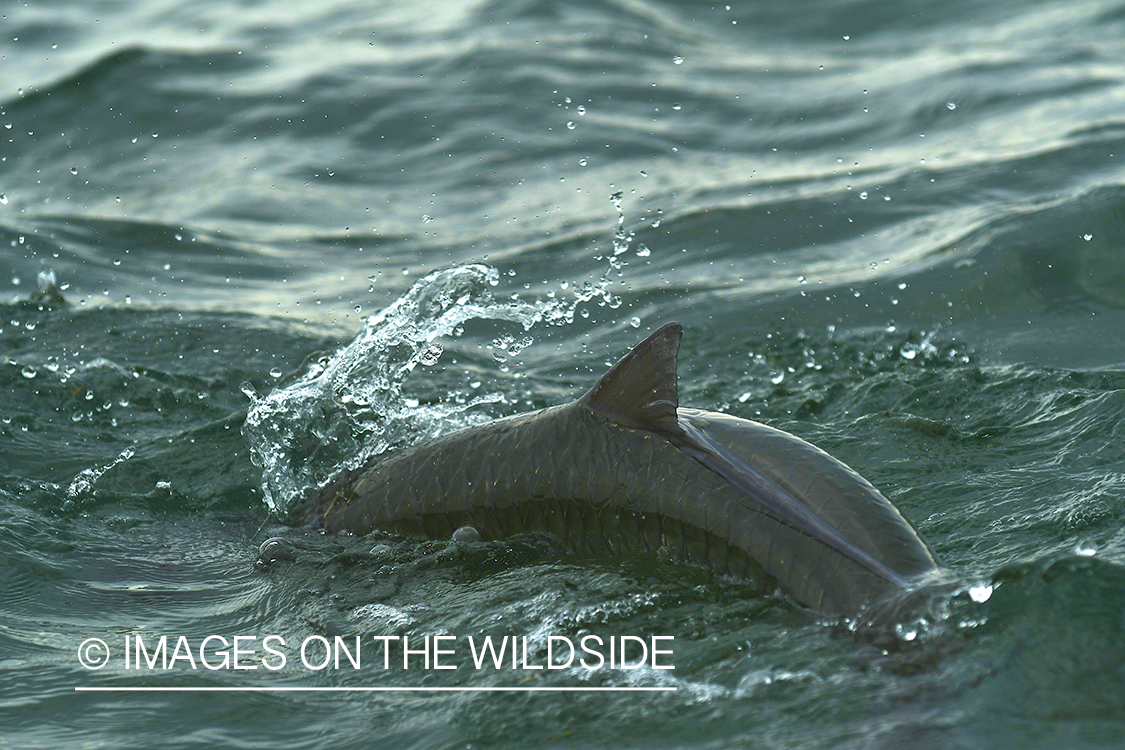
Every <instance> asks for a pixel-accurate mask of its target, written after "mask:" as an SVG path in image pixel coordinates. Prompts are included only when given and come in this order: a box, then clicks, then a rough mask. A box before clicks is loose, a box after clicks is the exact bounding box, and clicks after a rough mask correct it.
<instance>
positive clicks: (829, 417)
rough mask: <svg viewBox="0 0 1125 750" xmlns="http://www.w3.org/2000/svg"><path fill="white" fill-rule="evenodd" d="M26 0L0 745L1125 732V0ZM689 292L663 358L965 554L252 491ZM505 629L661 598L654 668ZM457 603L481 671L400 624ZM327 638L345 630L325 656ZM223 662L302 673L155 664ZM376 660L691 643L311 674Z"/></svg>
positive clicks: (796, 743)
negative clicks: (501, 644) (317, 516)
mask: <svg viewBox="0 0 1125 750" xmlns="http://www.w3.org/2000/svg"><path fill="white" fill-rule="evenodd" d="M0 29H2V30H3V34H0V288H3V290H4V293H3V295H2V299H0V357H2V361H0V379H2V380H0V384H2V387H0V529H2V531H0V596H2V599H0V676H2V680H0V705H2V706H3V707H4V721H3V723H2V726H0V746H4V747H19V748H48V747H50V748H56V747H105V748H151V747H158V746H159V747H164V748H188V747H192V748H194V747H209V748H210V747H230V748H238V747H263V746H279V747H297V748H325V747H333V748H351V747H357V748H360V747H362V748H368V747H378V748H469V747H472V748H493V747H495V748H520V747H535V748H539V747H559V748H623V747H630V748H631V747H636V748H658V747H659V748H693V749H695V748H729V747H755V748H807V747H844V748H900V747H909V748H931V747H932V748H1033V747H1043V748H1086V747H1121V746H1122V745H1123V740H1122V737H1125V335H1123V333H1122V332H1123V331H1125V239H1123V238H1125V3H1122V2H1120V0H1089V1H1081V0H1080V1H1078V2H1075V1H1074V0H1068V1H1067V2H1061V1H1049V0H1044V1H1042V2H1035V1H1026V2H1015V1H1009V2H974V1H971V0H964V1H958V2H952V3H929V2H927V3H923V2H918V0H911V1H910V2H904V3H893V4H889V3H875V2H870V1H869V0H818V1H815V2H814V1H810V2H806V3H800V4H796V5H794V4H788V5H787V4H779V3H767V2H759V1H755V2H747V1H744V0H738V1H736V2H730V3H729V4H727V3H718V4H715V3H709V2H707V3H703V2H686V1H685V2H672V1H671V0H668V1H665V2H657V1H655V0H577V1H576V2H543V1H540V2H535V1H534V0H497V1H493V2H414V3H410V2H402V1H401V0H388V1H386V2H375V1H372V2H355V1H352V2H335V1H333V0H328V1H326V2H316V3H313V2H279V1H278V0H253V1H251V0H247V1H245V2H239V3H223V2H206V1H203V2H199V1H198V0H197V1H196V2H190V3H189V2H184V1H183V0H158V1H157V2H134V1H130V0H126V1H124V2H117V1H115V2H104V1H101V2H82V3H78V2H65V1H62V0H59V1H55V2H27V3H8V4H6V5H4V6H3V7H2V8H0ZM670 320H679V321H680V322H682V323H683V324H684V326H685V330H686V332H685V336H684V340H683V345H682V349H681V359H680V384H681V394H680V396H681V403H682V404H684V405H690V406H695V407H699V408H704V409H712V410H719V411H725V412H728V413H730V414H734V415H736V416H740V417H745V418H751V419H758V420H760V421H764V422H766V423H768V424H771V425H773V426H776V427H780V428H782V429H786V430H788V431H790V432H793V433H795V434H797V435H800V436H801V437H804V438H806V439H808V440H810V441H812V442H814V443H815V444H817V445H819V446H821V447H823V448H824V449H826V450H828V451H829V452H830V453H832V454H833V455H835V456H837V457H839V458H840V459H841V460H843V461H845V462H846V463H848V464H849V465H851V466H853V467H854V468H855V469H857V470H858V471H860V473H862V474H863V475H864V476H865V477H867V478H868V479H869V480H871V481H872V482H873V483H874V484H875V485H876V486H877V487H879V488H880V489H881V490H882V491H883V492H884V493H885V494H886V495H887V497H889V498H890V499H891V500H892V501H893V502H894V503H895V504H896V505H897V506H898V507H899V508H900V509H901V510H902V512H903V513H904V515H906V517H908V518H909V519H910V520H911V521H912V522H913V523H914V525H915V526H916V527H917V528H918V530H919V532H920V533H921V534H922V535H923V537H925V538H926V539H927V541H928V542H929V543H930V545H931V546H932V548H933V550H934V552H935V554H936V555H937V556H938V557H939V559H940V560H941V561H942V563H943V565H944V566H945V567H946V568H948V570H949V571H951V573H952V574H953V575H955V576H956V577H957V578H958V579H959V580H961V581H963V582H964V584H963V585H962V586H960V587H958V588H957V589H956V590H955V591H952V592H950V593H948V594H947V595H945V596H942V597H939V598H938V599H937V600H936V601H934V602H932V603H931V605H930V606H929V607H928V608H927V609H926V610H925V611H923V612H922V613H920V614H919V613H914V614H912V615H911V616H910V617H907V618H906V619H904V620H903V621H902V622H899V623H898V624H897V627H892V628H889V629H887V630H884V631H881V632H877V633H876V632H873V631H872V630H871V629H868V628H866V627H865V626H864V624H863V623H862V622H856V621H848V620H844V621H820V620H816V619H814V618H810V617H809V616H807V615H805V614H803V613H801V612H800V611H798V610H796V609H795V608H793V607H792V606H790V605H789V604H787V603H786V602H784V601H782V600H779V599H772V598H763V597H759V596H756V595H754V594H752V593H751V592H749V591H748V590H746V589H745V588H744V587H742V586H740V585H738V584H737V583H733V582H729V581H725V580H722V579H720V578H717V577H715V576H714V575H712V574H710V573H708V572H707V571H703V570H697V569H693V568H689V567H684V566H678V565H674V564H671V563H667V562H661V561H658V560H652V559H647V558H643V557H628V558H624V559H575V558H572V557H567V556H566V555H563V554H560V553H559V552H558V551H557V550H556V549H553V548H552V546H551V545H550V543H549V540H542V539H516V540H508V541H500V542H488V543H482V544H476V545H472V544H469V545H466V544H451V543H445V542H427V543H417V542H410V541H404V540H400V539H395V538H392V537H386V536H383V535H375V536H373V537H366V538H354V537H325V536H321V535H319V534H317V533H315V532H311V531H308V530H300V529H291V528H288V527H286V526H283V525H281V524H279V523H278V522H277V516H276V513H274V512H272V509H274V508H283V507H285V506H286V504H287V503H288V502H291V501H292V499H293V497H294V496H295V495H296V494H298V493H299V492H300V491H302V489H303V488H305V487H308V486H310V485H313V484H316V483H318V482H320V481H324V479H326V478H327V477H328V476H329V475H330V474H331V473H332V472H333V471H334V470H335V469H336V468H338V467H339V466H341V465H347V464H348V463H349V462H350V461H354V460H356V458H357V456H358V455H360V454H364V453H370V452H375V451H393V450H396V449H398V448H401V447H403V446H406V445H410V444H413V443H416V442H418V441H420V440H423V439H425V438H426V437H428V436H430V435H434V434H440V433H442V432H445V431H448V430H451V429H454V428H456V427H458V426H463V425H466V424H470V423H473V422H475V421H480V420H484V419H488V418H494V417H498V416H504V415H508V414H515V413H518V412H521V411H526V410H529V409H537V408H542V407H545V406H548V405H552V404H556V403H562V402H564V401H566V400H568V399H572V398H574V397H576V396H578V395H580V394H581V393H582V392H584V391H585V389H586V388H588V387H589V385H590V384H591V383H592V382H593V381H594V380H595V379H596V378H597V377H598V376H599V375H600V374H601V373H602V372H604V370H605V369H606V368H607V367H608V365H609V364H611V363H612V362H613V361H614V360H615V359H616V358H618V357H619V356H621V355H622V354H624V353H625V352H626V351H628V349H629V348H630V347H631V346H633V345H634V344H635V343H637V342H638V341H640V340H641V339H642V338H643V337H644V336H645V335H647V333H648V332H650V331H651V330H654V329H655V328H656V327H657V326H659V325H661V324H663V323H665V322H667V321H670ZM268 540H274V541H268ZM271 635H272V636H276V637H277V638H278V639H279V640H276V641H272V642H270V643H271V644H272V645H273V646H275V647H276V648H277V650H278V651H280V652H281V653H282V654H284V655H285V656H286V657H287V661H286V664H285V666H284V667H282V668H276V667H277V666H278V664H279V658H278V657H273V656H271V654H270V653H269V652H268V651H266V646H267V645H268V644H267V643H266V641H265V639H266V638H267V636H271ZM484 635H494V636H496V637H498V638H499V637H504V636H508V637H512V638H515V639H517V641H519V640H522V639H524V638H526V639H527V642H528V643H529V646H528V653H529V657H528V659H529V662H528V664H527V665H526V666H535V665H536V664H539V665H543V664H544V659H545V656H546V651H545V646H546V644H547V642H548V638H549V637H550V636H559V637H566V638H570V639H572V640H573V641H578V640H579V639H581V638H582V637H585V636H590V635H594V636H598V637H600V638H602V639H603V641H605V642H608V641H609V640H610V639H611V638H613V637H621V636H633V637H636V638H642V639H643V638H650V637H651V636H671V637H672V638H673V639H674V641H671V642H668V641H665V642H663V643H664V644H668V643H671V644H672V645H671V646H670V648H671V649H672V654H671V655H670V656H667V657H661V658H662V660H663V661H666V662H670V663H671V665H673V666H674V667H675V668H674V669H655V668H653V667H652V660H650V662H649V665H648V666H645V667H638V668H635V669H610V668H603V669H597V670H591V669H586V668H583V667H581V666H580V665H577V664H573V665H571V666H570V667H568V668H565V669H550V670H548V669H540V670H535V669H531V668H524V667H525V664H523V663H519V664H517V665H516V666H515V667H513V666H512V664H511V663H506V664H504V665H501V667H499V668H496V667H494V666H493V665H485V666H484V667H483V668H479V669H478V668H476V666H475V664H474V663H473V660H472V654H471V653H470V650H469V639H470V638H477V639H480V638H482V637H483V636H484ZM162 636H164V637H165V638H166V643H167V647H166V651H165V652H164V656H165V657H175V658H173V659H172V663H171V664H170V665H169V668H168V669H164V668H163V666H164V665H163V663H161V662H160V659H157V658H156V657H157V656H159V654H158V653H157V650H156V649H157V644H158V643H159V639H160V638H161V637H162ZM209 636H214V637H215V639H214V640H211V641H209V642H208V643H207V645H205V644H204V642H205V639H207V638H208V637H209ZM436 636H444V637H447V638H448V640H447V641H445V643H447V644H449V648H451V649H452V650H453V653H452V654H451V655H447V656H441V657H440V659H444V662H443V665H445V666H452V667H454V668H453V669H437V668H435V667H436V666H437V664H438V661H434V662H432V663H431V664H430V667H431V668H429V669H427V668H426V666H425V664H424V663H423V661H424V655H415V656H414V657H412V660H411V661H409V663H408V668H406V669H402V668H401V666H402V664H401V662H400V661H399V660H400V659H401V658H402V650H401V648H400V645H401V643H402V642H401V641H388V642H387V643H390V644H392V645H391V646H390V647H389V648H388V649H387V650H385V651H384V652H382V654H381V653H380V652H379V651H378V650H377V649H376V646H377V645H378V644H380V643H382V642H383V641H379V640H378V639H380V638H407V639H410V640H412V641H413V642H414V644H415V646H414V647H416V648H417V647H418V646H417V644H419V643H422V644H425V643H427V641H425V640H424V639H425V638H427V637H429V638H431V641H429V643H430V644H431V645H435V644H437V643H438V642H437V641H434V640H432V639H433V638H434V637H436ZM236 637H239V638H241V639H242V640H240V641H239V644H240V645H239V648H240V649H242V653H241V655H240V656H241V661H240V662H239V664H238V667H239V668H235V665H234V664H233V660H234V656H233V650H234V647H235V643H234V639H235V638H236ZM337 637H339V638H340V639H341V642H342V643H343V644H344V645H349V644H352V643H353V641H354V639H355V638H360V639H361V642H362V649H363V651H362V654H363V662H362V665H361V667H360V668H358V669H357V668H354V667H353V666H352V664H351V663H350V662H348V661H347V659H346V656H345V660H344V662H342V663H340V664H339V665H337V664H334V663H333V664H329V665H327V666H324V667H323V668H319V667H320V665H319V663H318V662H319V661H320V658H319V656H320V655H319V654H318V653H317V652H316V649H317V647H318V646H320V645H322V644H323V642H324V641H321V640H319V639H325V640H326V641H327V642H328V643H329V644H330V645H331V644H333V643H334V642H335V639H336V638H337ZM95 638H96V639H101V640H102V641H104V642H105V646H106V648H107V649H108V656H109V658H108V662H107V663H106V664H105V666H103V667H101V668H98V669H91V668H88V666H84V664H83V661H82V659H84V658H86V659H94V658H96V657H98V655H99V652H98V644H97V643H96V642H93V641H90V640H89V639H95ZM181 640H182V641H183V643H184V644H185V646H184V648H183V650H178V649H179V646H178V644H179V643H180V642H181ZM138 641H140V642H143V643H144V644H145V645H146V649H147V651H146V653H149V652H150V655H153V658H154V659H156V661H155V662H154V663H153V665H151V666H150V665H149V664H148V663H147V662H145V663H142V664H140V665H138V663H137V661H136V657H137V656H139V654H138V653H137V651H136V644H137V643H138ZM303 643H309V644H311V647H310V651H309V652H308V654H307V656H308V657H309V661H310V664H309V665H306V664H303V663H302V662H301V661H300V658H299V653H298V652H299V646H300V645H301V644H303ZM127 644H133V651H132V652H131V653H132V656H133V657H134V659H133V662H132V663H131V664H129V663H126V660H125V654H126V645H127ZM224 644H226V645H227V646H228V648H226V649H224V648H223V646H224ZM282 644H284V645H282ZM224 651H225V652H226V654H227V660H226V662H225V663H224V662H223V656H222V654H223V652H224ZM201 652H202V653H201ZM626 653H627V654H628V656H629V659H633V660H636V659H637V658H638V657H637V654H638V652H637V648H636V642H633V643H632V646H630V647H629V649H627V651H626ZM384 654H389V655H390V657H393V658H390V657H388V659H389V661H388V662H384V661H383V658H382V657H383V655H384ZM101 655H102V656H105V653H104V652H103V653H102V654H101ZM429 655H430V656H432V657H434V658H435V660H437V659H439V655H437V654H434V653H431V654H429ZM408 656H409V655H408ZM202 657H206V658H208V659H209V660H210V662H209V663H210V664H212V665H216V666H217V668H215V669H211V668H209V667H208V666H206V665H203V664H201V663H199V662H200V661H202ZM193 665H194V669H193ZM387 665H389V666H387ZM250 667H256V668H250ZM88 687H96V688H107V687H114V688H130V689H131V690H129V691H123V692H90V691H84V690H76V688H88ZM200 687H203V688H223V689H227V688H271V689H273V688H279V687H281V688H297V690H292V691H289V692H283V691H276V690H275V691H270V692H267V691H262V692H252V691H244V692H199V691H196V692H190V691H181V692H176V691H169V690H166V689H168V688H177V689H178V688H200ZM359 687H362V688H415V687H426V688H453V687H457V688H462V687H465V688H494V687H535V688H541V687H572V688H573V687H580V688H589V687H602V688H604V687H613V688H623V687H629V688H670V689H669V690H663V691H655V690H648V691H640V690H635V691H614V692H580V691H576V692H546V691H540V692H485V691H477V692H452V691H450V692H437V691H434V692H410V691H405V690H401V691H394V690H388V691H383V692H375V691H369V692H360V691H345V690H339V691H324V690H321V691H307V690H304V689H305V688H359Z"/></svg>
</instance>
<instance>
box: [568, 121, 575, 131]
mask: <svg viewBox="0 0 1125 750" xmlns="http://www.w3.org/2000/svg"><path fill="white" fill-rule="evenodd" d="M566 129H567V130H574V120H567V121H566Z"/></svg>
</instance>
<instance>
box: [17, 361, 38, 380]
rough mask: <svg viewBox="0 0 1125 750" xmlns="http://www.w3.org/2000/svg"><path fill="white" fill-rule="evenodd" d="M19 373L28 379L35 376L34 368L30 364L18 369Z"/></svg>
mask: <svg viewBox="0 0 1125 750" xmlns="http://www.w3.org/2000/svg"><path fill="white" fill-rule="evenodd" d="M20 374H21V375H23V376H24V377H25V378H27V379H28V380H30V379H31V378H33V377H35V368H34V367H32V366H31V365H24V367H23V369H22V370H20Z"/></svg>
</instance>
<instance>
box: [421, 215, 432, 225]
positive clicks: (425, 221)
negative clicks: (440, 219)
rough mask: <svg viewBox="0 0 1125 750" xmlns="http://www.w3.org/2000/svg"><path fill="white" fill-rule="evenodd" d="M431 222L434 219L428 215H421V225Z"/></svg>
mask: <svg viewBox="0 0 1125 750" xmlns="http://www.w3.org/2000/svg"><path fill="white" fill-rule="evenodd" d="M433 220H434V217H432V216H430V215H429V214H422V223H423V224H429V223H430V222H431V221H433Z"/></svg>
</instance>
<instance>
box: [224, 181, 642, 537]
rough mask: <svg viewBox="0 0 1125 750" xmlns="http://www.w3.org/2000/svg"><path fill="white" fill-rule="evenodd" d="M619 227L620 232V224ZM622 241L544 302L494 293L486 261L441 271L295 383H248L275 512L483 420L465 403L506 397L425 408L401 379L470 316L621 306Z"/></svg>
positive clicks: (259, 458) (433, 358)
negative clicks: (603, 261) (333, 478)
mask: <svg viewBox="0 0 1125 750" xmlns="http://www.w3.org/2000/svg"><path fill="white" fill-rule="evenodd" d="M616 203H617V201H615V204H616ZM618 229H619V232H621V231H622V230H621V228H620V225H619V228H618ZM623 241H624V240H623V239H622V238H621V237H615V238H614V248H615V253H614V255H613V257H612V259H610V262H609V267H607V268H606V269H605V271H604V272H603V273H602V275H601V278H600V279H599V280H598V281H597V282H589V281H587V282H585V283H583V284H582V285H579V286H576V288H574V289H573V290H572V291H571V292H570V293H569V294H567V295H557V294H555V293H554V292H552V293H551V294H549V295H547V296H546V298H545V299H532V300H522V299H520V298H518V297H517V296H516V295H512V296H510V297H508V298H507V299H499V298H497V297H496V296H495V295H494V294H493V291H492V290H493V288H494V287H497V286H498V285H499V277H500V274H499V272H498V271H497V270H496V269H495V268H491V267H488V266H484V265H478V264H473V265H464V266H455V267H453V268H447V269H443V270H440V271H435V272H433V273H431V274H429V275H428V276H426V277H424V278H422V279H420V280H419V281H417V282H415V284H414V285H413V286H412V287H411V288H410V290H409V291H408V292H407V293H406V294H405V295H403V296H402V297H401V298H400V299H398V300H396V301H395V302H394V303H393V304H391V305H390V306H389V307H387V308H386V309H385V310H383V311H382V312H379V313H377V314H375V315H373V316H371V317H370V318H368V319H367V320H366V322H365V323H364V325H363V329H362V330H361V331H360V332H359V334H358V335H357V336H356V337H355V339H353V340H352V341H351V342H350V343H349V344H347V345H346V346H344V347H342V348H341V349H339V350H337V351H335V352H333V353H331V354H329V355H327V356H324V357H321V358H320V359H318V360H316V361H315V362H313V363H311V364H310V365H309V366H308V369H307V370H306V371H305V372H304V373H303V374H301V375H300V376H299V377H298V379H297V380H296V381H295V382H293V383H291V384H290V385H288V386H286V387H284V388H280V389H278V390H275V391H273V392H272V393H270V394H269V395H267V396H265V397H259V396H258V394H256V393H255V392H254V391H253V389H252V388H251V387H250V386H248V385H247V386H244V387H243V391H244V392H245V393H246V395H247V396H249V397H250V399H251V401H252V405H251V408H250V410H249V413H248V414H247V417H246V423H245V424H244V425H243V428H242V434H243V436H244V437H245V438H246V441H247V443H248V444H249V446H250V453H251V458H252V460H253V461H254V464H255V465H256V466H258V467H259V468H261V469H262V489H263V493H264V495H265V499H266V503H267V504H268V505H269V507H270V509H271V510H272V511H274V512H276V513H278V514H281V515H284V513H285V511H286V510H287V508H288V507H289V505H290V504H291V503H292V502H294V501H295V500H297V499H298V498H300V497H302V496H303V495H304V494H305V493H307V492H308V491H310V490H311V489H313V488H314V487H317V486H319V485H320V484H322V483H323V482H324V481H325V480H326V479H328V478H329V476H330V475H331V474H333V473H335V472H336V471H338V470H340V469H345V468H353V467H355V466H358V465H359V464H361V463H362V462H363V461H365V460H366V459H367V458H368V457H370V456H372V455H376V454H379V453H383V452H385V451H387V450H388V449H391V448H395V447H402V446H404V445H410V444H413V443H415V442H418V441H419V440H422V439H424V438H426V437H429V436H432V435H436V434H438V433H440V432H442V431H444V430H446V429H448V428H449V427H450V424H451V423H454V424H457V423H459V424H460V425H464V424H469V423H471V422H472V421H475V420H476V419H481V418H483V417H476V418H474V417H473V416H471V415H469V414H466V410H467V409H469V408H470V407H472V406H475V405H477V404H480V403H494V402H497V401H502V400H503V396H502V395H501V394H483V395H480V396H477V397H476V398H474V399H472V400H469V401H467V402H465V403H451V404H447V403H441V404H436V405H426V406H424V407H420V406H419V404H418V403H417V402H416V401H412V400H410V399H405V398H403V396H402V386H403V384H404V383H405V382H406V380H407V378H408V377H409V375H410V373H411V372H412V371H413V370H414V369H415V367H416V366H417V365H419V364H421V365H423V366H431V365H433V364H435V363H436V362H437V359H438V357H440V356H441V353H442V351H443V349H442V346H441V344H439V343H438V341H437V340H438V339H439V338H441V337H443V336H450V335H454V336H459V335H461V333H462V332H463V331H464V325H463V324H464V323H465V322H467V321H469V320H476V319H481V320H500V321H509V322H512V323H516V324H518V325H520V326H521V327H522V328H523V330H524V332H526V331H527V330H529V329H530V328H531V327H532V326H534V325H537V324H546V325H567V324H569V323H572V322H573V321H574V316H575V312H576V311H577V310H578V309H579V307H580V306H581V305H584V304H585V303H587V302H591V301H596V302H597V303H598V304H602V305H606V306H608V307H610V308H614V309H616V308H617V307H620V305H621V300H620V298H618V297H617V296H615V295H614V294H612V293H611V292H610V291H609V286H610V284H611V283H612V282H611V281H610V278H609V277H610V275H611V273H614V272H616V273H617V275H620V270H621V261H620V259H619V257H618V256H619V255H620V254H621V253H620V252H617V247H618V246H619V244H620V243H621V242H623ZM501 341H502V342H503V344H504V346H503V347H501V348H502V349H503V350H504V351H505V355H514V354H517V353H518V352H519V351H520V349H522V348H524V347H526V346H528V345H530V344H531V343H532V338H531V337H528V336H523V337H517V336H509V335H506V336H504V337H503V339H501ZM494 343H495V342H494ZM454 417H456V418H457V419H453V418H454Z"/></svg>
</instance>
